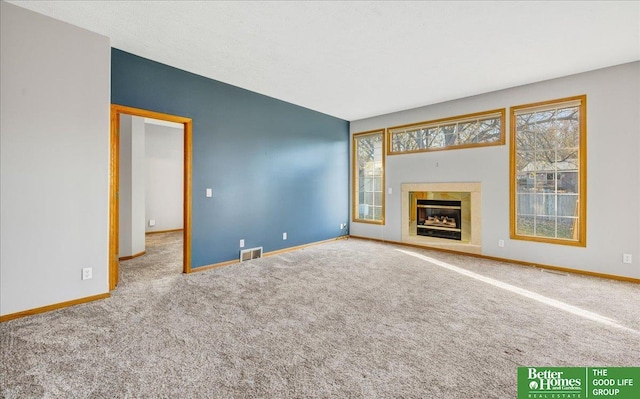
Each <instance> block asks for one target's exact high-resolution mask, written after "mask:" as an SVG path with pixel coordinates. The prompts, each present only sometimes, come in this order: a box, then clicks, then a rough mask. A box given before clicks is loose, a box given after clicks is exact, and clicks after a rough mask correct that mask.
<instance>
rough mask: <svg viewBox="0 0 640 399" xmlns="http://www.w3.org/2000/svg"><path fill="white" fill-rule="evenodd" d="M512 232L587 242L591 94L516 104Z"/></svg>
mask: <svg viewBox="0 0 640 399" xmlns="http://www.w3.org/2000/svg"><path fill="white" fill-rule="evenodd" d="M510 149H511V174H510V178H511V190H510V193H511V223H510V224H511V226H510V229H511V238H515V239H521V240H531V241H541V242H549V243H557V244H567V245H576V246H585V245H586V215H587V213H586V181H587V178H586V96H578V97H571V98H564V99H560V100H553V101H547V102H542V103H536V104H527V105H520V106H517V107H513V108H511V143H510Z"/></svg>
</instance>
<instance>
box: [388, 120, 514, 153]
mask: <svg viewBox="0 0 640 399" xmlns="http://www.w3.org/2000/svg"><path fill="white" fill-rule="evenodd" d="M504 114H505V109H504V108H503V109H499V110H493V111H486V112H480V113H476V114H469V115H461V116H455V117H452V118H444V119H437V120H433V121H428V122H420V123H413V124H410V125H403V126H396V127H391V128H389V129H388V130H389V155H393V154H402V153H408V152H423V151H438V150H445V149H453V148H469V147H482V146H488V145H502V144H504V143H505V139H504V136H505V135H504Z"/></svg>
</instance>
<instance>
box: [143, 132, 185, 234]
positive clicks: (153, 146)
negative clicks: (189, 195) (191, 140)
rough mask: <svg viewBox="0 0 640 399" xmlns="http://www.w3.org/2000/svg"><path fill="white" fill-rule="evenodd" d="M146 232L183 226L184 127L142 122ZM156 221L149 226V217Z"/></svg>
mask: <svg viewBox="0 0 640 399" xmlns="http://www.w3.org/2000/svg"><path fill="white" fill-rule="evenodd" d="M145 132H146V134H145V136H146V139H145V146H146V147H145V148H146V150H145V163H146V180H145V182H146V183H145V184H146V194H145V202H146V221H147V223H146V231H163V230H174V229H181V228H182V217H183V213H182V211H183V206H182V203H183V167H184V166H183V163H184V162H183V159H184V150H183V148H184V142H183V136H184V132H183V129H178V128H174V127H168V126H160V125H156V124H150V123H147V124H145ZM150 219H153V220H155V221H156V225H155V226H153V227H152V226H149V223H148V222H149V220H150Z"/></svg>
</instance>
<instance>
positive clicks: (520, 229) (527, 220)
mask: <svg viewBox="0 0 640 399" xmlns="http://www.w3.org/2000/svg"><path fill="white" fill-rule="evenodd" d="M534 226H535V216H518V218H517V220H516V232H517V233H518V234H520V235H524V236H533V235H534V233H533V230H534Z"/></svg>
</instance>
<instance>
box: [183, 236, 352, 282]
mask: <svg viewBox="0 0 640 399" xmlns="http://www.w3.org/2000/svg"><path fill="white" fill-rule="evenodd" d="M345 238H349V236H340V237H336V238H330V239H328V240H323V241H316V242H311V243H309V244H303V245H297V246H295V247H289V248H284V249H278V250H276V251H270V252H265V253H263V254H262V257H263V258H265V257H267V256H273V255H279V254H283V253H286V252H292V251H297V250H300V249H304V248H307V247H311V246H314V245H320V244H326V243H328V242H331V241H336V240H342V239H345ZM236 263H240V259H234V260H228V261H225V262H220V263H214V264H212V265H206V266H198V267H195V268H192V269H191V271H190V273H195V272H203V271H205V270H211V269H217V268H219V267H224V266H229V265H234V264H236Z"/></svg>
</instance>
